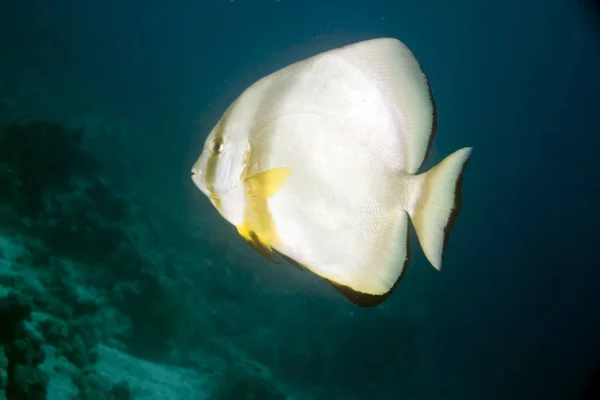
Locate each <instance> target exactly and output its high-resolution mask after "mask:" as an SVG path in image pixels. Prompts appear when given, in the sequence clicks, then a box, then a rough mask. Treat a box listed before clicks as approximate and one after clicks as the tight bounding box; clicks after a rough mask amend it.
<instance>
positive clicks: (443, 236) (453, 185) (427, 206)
mask: <svg viewBox="0 0 600 400" xmlns="http://www.w3.org/2000/svg"><path fill="white" fill-rule="evenodd" d="M471 152H472V148H470V147H465V148H463V149H460V150H457V151H455V152H454V153H452V154H450V155H449V156H448V157H446V158H445V159H444V160H442V162H440V163H439V164H437V165H436V166H435V167H433V168H432V169H430V170H429V171H427V172H424V173H422V174H419V175H415V176H412V177H411V178H410V179H411V181H412V184H411V185H410V186H411V188H412V190H413V193H412V196H411V197H412V199H414V200H413V202H411V203H412V204H411V205H410V206H409V207H407V211H408V213H409V215H410V217H411V220H412V222H413V225H414V226H415V229H416V231H417V237H418V238H419V243H420V244H421V248H422V249H423V252H424V253H425V257H427V259H428V260H429V262H430V263H431V265H433V266H434V267H435V269H437V270H440V269H441V267H442V259H443V255H444V248H445V246H446V242H447V240H448V236H449V234H450V230H451V229H452V226H453V224H454V221H455V219H456V217H457V216H458V212H459V211H460V194H461V193H460V192H461V182H462V175H463V173H464V171H465V167H466V164H467V161H468V160H469V157H470V156H471Z"/></svg>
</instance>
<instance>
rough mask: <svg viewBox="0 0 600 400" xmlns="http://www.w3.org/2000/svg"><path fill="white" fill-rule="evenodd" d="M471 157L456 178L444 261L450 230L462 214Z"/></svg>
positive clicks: (446, 233)
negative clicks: (464, 189)
mask: <svg viewBox="0 0 600 400" xmlns="http://www.w3.org/2000/svg"><path fill="white" fill-rule="evenodd" d="M469 161H471V158H470V157H469V159H468V160H467V161H465V163H464V164H463V166H462V170H461V171H460V174H459V175H458V179H457V180H456V187H455V189H454V207H453V208H452V211H451V212H450V217H449V218H448V223H447V224H446V227H445V228H444V247H443V248H442V262H443V261H444V255H445V253H446V247H447V246H448V241H449V240H450V232H452V229H453V228H454V224H456V220H457V219H458V215H459V214H460V210H461V208H462V186H463V181H464V178H465V171H466V170H467V164H469Z"/></svg>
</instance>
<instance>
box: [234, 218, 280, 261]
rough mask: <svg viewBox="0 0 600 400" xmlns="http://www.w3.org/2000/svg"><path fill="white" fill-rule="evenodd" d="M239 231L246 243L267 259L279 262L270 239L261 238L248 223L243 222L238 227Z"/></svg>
mask: <svg viewBox="0 0 600 400" xmlns="http://www.w3.org/2000/svg"><path fill="white" fill-rule="evenodd" d="M238 233H239V234H240V236H241V237H243V238H244V240H246V243H248V244H249V245H250V247H252V249H254V251H256V252H257V253H258V254H260V255H261V256H263V257H264V258H266V259H267V260H269V261H271V262H274V263H278V261H277V258H275V253H274V252H273V249H272V248H271V245H270V244H269V242H268V241H266V240H264V239H261V238H260V237H259V236H258V235H257V234H256V232H254V231H253V230H252V229H251V228H250V226H249V225H248V224H243V225H241V226H239V227H238Z"/></svg>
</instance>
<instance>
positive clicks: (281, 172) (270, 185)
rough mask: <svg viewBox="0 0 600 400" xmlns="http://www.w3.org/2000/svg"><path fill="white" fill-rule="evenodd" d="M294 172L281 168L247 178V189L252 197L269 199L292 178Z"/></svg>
mask: <svg viewBox="0 0 600 400" xmlns="http://www.w3.org/2000/svg"><path fill="white" fill-rule="evenodd" d="M291 173H292V170H291V169H290V168H288V167H280V168H274V169H269V170H267V171H263V172H259V173H258V174H256V175H252V176H249V177H248V178H246V187H247V190H248V194H249V195H250V196H251V197H259V198H262V199H268V198H269V197H271V196H273V195H274V194H275V193H277V192H278V191H279V190H280V189H281V187H282V186H283V185H284V184H285V182H286V181H287V179H288V178H289V177H290V175H291Z"/></svg>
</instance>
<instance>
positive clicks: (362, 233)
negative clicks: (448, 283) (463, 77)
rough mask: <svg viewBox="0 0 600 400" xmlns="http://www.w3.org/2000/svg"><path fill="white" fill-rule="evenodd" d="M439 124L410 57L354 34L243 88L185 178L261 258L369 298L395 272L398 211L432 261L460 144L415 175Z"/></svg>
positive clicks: (459, 169) (353, 296)
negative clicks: (282, 262)
mask: <svg viewBox="0 0 600 400" xmlns="http://www.w3.org/2000/svg"><path fill="white" fill-rule="evenodd" d="M436 122H437V121H436V110H435V104H434V101H433V96H432V93H431V89H430V86H429V83H428V79H427V76H426V75H425V73H424V72H423V70H422V69H421V66H420V64H419V62H418V61H417V59H416V58H415V57H414V55H413V54H412V52H411V51H410V50H409V49H408V48H407V47H406V46H405V45H404V44H403V43H402V42H400V41H398V40H396V39H392V38H380V39H372V40H367V41H362V42H358V43H354V44H351V45H348V46H344V47H341V48H337V49H333V50H330V51H327V52H323V53H320V54H317V55H315V56H313V57H310V58H307V59H305V60H302V61H299V62H296V63H294V64H291V65H289V66H287V67H285V68H282V69H280V70H278V71H276V72H274V73H272V74H270V75H268V76H266V77H264V78H262V79H260V80H259V81H257V82H255V83H254V84H253V85H251V86H250V87H249V88H248V89H246V90H245V91H244V92H243V93H242V94H241V95H240V96H239V97H238V98H237V99H236V100H235V101H234V102H233V104H232V105H231V106H230V107H229V108H228V110H227V111H226V112H225V113H224V115H223V117H222V118H221V120H220V121H219V122H218V123H217V125H216V126H215V128H214V129H213V130H212V131H211V133H210V134H209V136H208V138H207V139H206V142H205V145H204V149H203V151H202V153H201V155H200V157H199V159H198V161H197V162H196V163H195V164H194V166H193V168H192V179H193V181H194V183H195V184H196V185H197V186H198V188H199V189H200V190H201V191H202V192H203V193H205V194H206V195H207V196H208V197H209V198H210V199H211V201H212V203H213V204H214V206H215V207H216V208H217V210H218V211H219V212H220V213H221V215H222V216H223V217H224V218H225V219H226V220H227V221H229V222H230V223H231V224H233V225H234V226H235V227H236V228H237V230H238V232H239V234H240V235H241V236H242V237H243V238H244V239H245V240H246V241H247V242H248V243H249V244H250V245H251V246H252V247H253V248H254V249H255V250H257V251H258V252H259V253H260V254H262V255H263V256H265V257H266V258H267V259H270V260H271V261H275V260H276V257H275V253H276V252H277V253H280V254H281V255H283V256H284V258H286V259H288V260H290V261H292V262H294V263H295V264H297V265H300V266H303V267H304V268H306V269H308V270H310V271H312V272H313V273H315V274H317V275H319V276H321V277H322V278H324V279H326V280H327V281H329V282H330V283H332V284H333V285H334V286H335V287H336V288H337V289H338V290H339V291H340V292H341V293H343V294H344V295H345V296H346V297H347V298H348V299H349V300H351V301H352V302H353V303H355V304H358V305H361V306H372V305H376V304H379V303H380V302H381V301H383V300H384V299H385V298H387V296H388V295H389V294H390V292H391V291H392V289H393V288H394V287H395V286H396V284H397V282H398V281H399V279H400V277H401V276H402V274H403V272H404V271H405V269H406V266H407V264H408V261H409V256H408V225H409V219H411V220H412V222H413V225H414V226H415V228H416V232H417V236H418V238H419V242H420V243H421V247H422V249H423V250H424V253H425V255H426V257H427V259H428V260H429V261H430V263H431V264H432V265H433V266H434V267H435V268H437V269H440V268H441V263H442V256H443V250H444V247H445V243H446V241H447V236H448V233H449V230H450V228H451V225H452V222H453V220H454V218H455V217H456V215H457V213H458V210H459V208H460V207H459V206H460V204H459V197H460V185H459V183H460V182H461V177H462V174H463V172H464V169H465V166H466V162H467V160H468V159H469V157H470V154H471V148H463V149H460V150H458V151H456V152H455V153H453V154H451V155H450V156H448V157H447V158H446V159H444V160H443V161H442V162H441V163H439V164H438V165H436V166H435V167H434V168H432V169H431V170H429V171H427V172H425V173H421V174H418V173H417V171H418V169H419V168H420V167H421V164H422V163H423V161H424V159H425V157H426V155H427V152H428V148H429V146H430V144H431V141H432V139H433V136H434V133H435V128H436Z"/></svg>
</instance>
